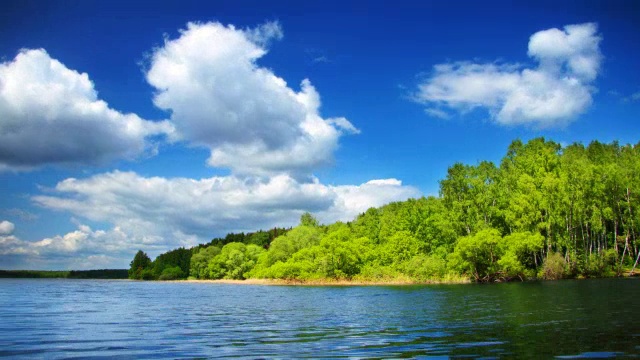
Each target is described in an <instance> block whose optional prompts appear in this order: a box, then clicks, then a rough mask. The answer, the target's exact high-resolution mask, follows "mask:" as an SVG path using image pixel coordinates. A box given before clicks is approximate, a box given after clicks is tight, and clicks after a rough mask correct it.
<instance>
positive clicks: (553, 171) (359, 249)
mask: <svg viewBox="0 0 640 360" xmlns="http://www.w3.org/2000/svg"><path fill="white" fill-rule="evenodd" d="M639 191H640V144H638V145H619V144H618V143H617V142H613V143H611V144H603V143H600V142H592V143H591V144H589V145H588V146H584V145H582V144H579V143H576V144H573V145H570V146H567V147H564V148H562V147H561V146H560V145H559V144H557V143H555V142H553V141H546V140H545V139H544V138H538V139H533V140H531V141H529V142H528V143H526V144H525V143H523V142H521V141H519V140H516V141H514V142H513V143H512V144H511V145H510V146H509V149H508V151H507V154H506V155H505V156H504V158H503V159H502V161H501V162H500V164H499V166H496V165H495V164H494V163H492V162H487V161H483V162H480V163H479V164H477V165H465V164H460V163H457V164H454V165H453V166H451V167H450V168H449V169H448V172H447V176H446V178H445V179H444V180H442V181H441V182H440V194H439V196H438V197H426V198H421V199H410V200H407V201H403V202H395V203H391V204H388V205H386V206H383V207H381V208H371V209H369V210H367V211H366V212H365V213H363V214H361V215H360V216H358V217H357V218H356V219H355V220H354V221H352V222H349V223H341V222H338V223H334V224H330V225H320V224H318V222H317V221H316V220H315V219H314V218H313V217H312V216H311V215H310V214H305V215H303V216H302V219H301V222H300V225H299V226H297V227H295V228H293V229H291V230H290V231H288V232H286V233H285V234H280V235H279V236H277V237H274V238H272V239H270V240H269V244H268V246H264V245H262V246H260V245H258V244H255V243H251V242H248V241H247V240H246V236H244V237H242V241H239V242H237V241H233V237H229V236H228V238H229V240H230V241H227V242H224V243H223V242H219V241H217V242H216V243H215V244H214V243H213V242H212V243H210V244H208V245H207V246H201V247H198V248H194V249H191V250H190V251H191V258H190V261H189V266H188V269H189V270H188V273H187V271H186V269H187V266H183V265H177V263H176V264H173V263H172V265H171V266H174V267H175V266H177V267H180V271H181V273H180V275H181V277H183V278H184V277H186V276H187V275H188V276H191V277H193V278H198V279H219V278H229V279H245V278H249V277H255V278H277V279H296V280H323V279H351V280H360V281H388V280H405V281H416V282H427V281H451V280H459V279H471V280H474V281H478V282H484V281H507V280H512V279H520V280H524V279H533V278H545V279H558V278H567V277H600V276H613V275H621V274H622V273H623V272H625V271H631V272H633V270H634V269H635V267H636V266H637V263H638V259H639V258H640V253H639V249H638V245H639V244H638V239H637V236H638V233H639V232H640V217H639V215H638V214H639V211H640V208H639V206H638V205H639V203H640V197H639ZM225 239H227V238H225ZM183 250H184V249H183ZM174 251H176V250H174ZM184 251H189V250H184ZM143 255H144V256H143ZM161 256H162V255H161ZM161 256H160V257H161ZM138 257H141V258H142V257H146V255H145V254H144V253H143V252H142V251H140V252H139V253H138V254H137V255H136V259H137V258H138ZM160 257H158V258H160ZM136 259H134V261H133V262H132V270H131V271H132V272H133V273H134V277H136V276H137V275H136V274H140V273H141V272H140V271H138V270H140V269H143V270H142V272H144V271H145V269H146V271H148V272H149V273H150V275H149V276H148V277H147V278H160V277H162V272H161V273H158V269H155V268H154V266H155V264H154V263H153V262H151V260H150V259H148V257H146V259H145V260H144V261H142V262H136ZM157 261H158V259H156V262H157ZM142 263H144V264H143V265H144V266H142V267H140V266H139V265H140V264H142ZM134 266H138V267H134ZM136 269H137V270H136ZM151 269H153V270H151ZM164 269H167V267H165V268H164ZM151 271H152V272H153V273H152V275H153V276H151ZM163 271H165V270H163ZM176 273H177V271H176ZM136 278H144V276H142V277H136Z"/></svg>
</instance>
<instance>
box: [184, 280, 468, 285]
mask: <svg viewBox="0 0 640 360" xmlns="http://www.w3.org/2000/svg"><path fill="white" fill-rule="evenodd" d="M172 282H175V281H172ZM178 282H186V283H202V284H230V285H264V286H273V285H276V286H415V285H455V284H471V283H473V282H472V281H470V280H460V281H430V282H416V281H405V280H390V281H363V280H330V279H329V280H328V279H319V280H284V279H245V280H232V279H217V280H201V279H198V280H195V279H191V280H178Z"/></svg>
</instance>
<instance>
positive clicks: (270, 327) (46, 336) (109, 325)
mask: <svg viewBox="0 0 640 360" xmlns="http://www.w3.org/2000/svg"><path fill="white" fill-rule="evenodd" d="M0 357H12V358H28V359H35V358H46V359H52V358H135V359H144V358H154V359H156V358H202V357H206V358H216V357H242V358H247V357H250V358H256V357H258V358H273V357H276V358H303V357H310V358H318V357H324V358H331V357H350V358H381V357H392V358H407V357H421V358H456V357H482V358H550V357H560V358H582V357H584V358H607V357H640V281H639V280H638V279H598V280H581V281H571V280H565V281H557V282H532V283H508V284H492V285H473V284H470V285H438V286H367V287H313V286H260V285H229V284H204V283H187V282H176V283H171V282H133V281H117V280H112V281H109V280H66V279H0Z"/></svg>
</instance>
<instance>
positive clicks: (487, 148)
mask: <svg viewBox="0 0 640 360" xmlns="http://www.w3.org/2000/svg"><path fill="white" fill-rule="evenodd" d="M0 7H1V10H2V11H0V62H1V64H0V199H2V201H0V268H9V269H11V268H13V269H17V268H31V269H68V268H75V269H86V268H105V267H118V268H122V267H127V266H128V262H129V261H130V260H131V258H132V257H133V254H134V253H135V251H137V249H143V250H145V251H147V252H149V253H150V255H152V256H155V255H157V254H158V253H160V252H163V251H166V250H168V249H172V248H175V247H179V246H192V245H195V244H197V243H201V242H206V241H208V240H209V239H210V238H211V237H214V236H221V235H224V234H226V233H227V232H229V231H251V230H257V229H261V228H262V229H266V228H270V227H273V226H291V225H295V224H296V223H297V221H298V218H299V215H300V214H301V213H302V212H304V211H310V212H312V213H313V214H315V215H316V216H317V217H318V218H320V219H321V220H322V221H324V222H332V221H336V220H350V219H352V218H353V217H354V216H356V215H357V214H358V213H359V212H362V211H364V210H366V209H367V208H368V207H370V206H380V205H383V204H385V203H387V202H390V201H395V200H404V199H406V198H408V197H417V196H422V195H436V194H437V192H438V181H439V180H440V179H442V178H443V177H444V176H445V174H446V170H447V167H448V166H450V165H452V164H453V163H455V162H464V163H471V164H474V163H476V162H478V161H481V160H491V161H494V162H499V160H500V158H501V157H502V156H503V155H504V153H505V151H506V148H507V146H508V144H509V143H510V142H511V141H512V140H514V139H516V138H520V139H523V140H527V139H530V138H533V137H538V136H545V137H546V138H549V139H552V140H555V141H557V142H559V143H561V144H570V143H573V142H576V141H579V142H583V143H588V142H590V141H592V140H599V141H604V142H610V141H612V140H619V141H620V142H621V143H637V142H638V141H639V140H640V126H638V125H637V121H638V120H637V117H638V114H639V110H640V72H639V71H637V69H638V65H639V64H640V47H638V45H637V44H639V43H640V25H638V24H640V4H638V2H636V1H588V2H587V1H564V2H559V3H558V2H551V1H536V2H517V3H514V2H510V1H489V2H476V1H459V2H444V1H442V2H436V1H431V2H415V1H394V2H370V3H368V4H366V5H365V4H363V3H361V2H350V1H340V2H326V1H323V2H307V3H300V2H288V1H287V2H285V1H281V2H275V3H264V2H259V1H217V2H213V3H203V2H201V1H179V2H177V1H173V2H163V1H160V2H158V1H155V2H151V1H141V2H135V3H134V4H129V2H128V1H111V2H104V1H70V2H41V1H15V2H14V1H9V2H3V4H2V5H0Z"/></svg>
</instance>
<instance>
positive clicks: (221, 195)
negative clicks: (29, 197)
mask: <svg viewBox="0 0 640 360" xmlns="http://www.w3.org/2000/svg"><path fill="white" fill-rule="evenodd" d="M51 191H52V193H51V194H50V195H41V196H35V197H33V201H34V202H35V203H36V204H38V205H40V206H43V207H45V208H48V209H54V210H63V211H68V212H70V213H71V214H73V215H74V216H76V217H79V218H84V219H88V220H92V221H97V222H106V223H110V224H112V225H113V227H114V229H113V230H111V231H109V232H107V233H106V234H103V235H101V234H100V233H99V232H96V231H91V230H90V229H88V228H85V227H83V226H79V228H78V230H77V231H76V232H72V233H69V234H67V235H64V236H58V237H53V238H51V239H44V240H41V241H40V242H38V243H36V244H42V246H43V248H47V249H55V250H56V251H58V252H64V251H67V250H68V251H73V250H74V249H76V250H77V251H80V250H82V249H86V247H85V246H83V245H82V244H94V243H100V245H99V248H100V249H103V251H102V252H100V251H98V252H96V253H101V254H106V255H109V256H113V252H117V251H121V250H122V249H127V250H129V251H130V252H131V251H134V252H135V250H136V249H138V248H143V249H145V251H149V252H150V254H155V255H157V254H158V253H159V252H161V251H166V250H169V249H173V248H176V247H179V246H193V245H195V244H197V243H201V242H208V241H209V240H210V239H211V237H214V236H224V235H225V234H226V233H228V232H239V231H253V230H259V229H269V228H272V227H274V226H293V225H296V224H297V223H298V221H299V218H300V215H301V214H302V213H303V212H305V211H309V212H311V213H313V214H315V215H316V216H317V217H318V218H319V219H320V220H321V221H323V222H325V223H329V222H333V221H337V220H342V221H349V220H353V219H354V218H355V216H357V215H358V214H359V213H362V212H364V211H366V210H367V209H368V208H370V207H374V206H381V205H383V204H386V203H388V202H391V201H400V200H405V199H407V198H409V197H417V196H420V193H419V191H418V190H417V189H415V188H413V187H410V186H404V185H402V182H400V181H399V180H396V179H382V180H372V181H369V182H367V183H364V184H361V185H340V186H331V185H324V184H321V183H320V182H319V181H318V180H317V179H314V181H312V182H307V183H302V182H298V181H297V180H295V179H294V178H293V177H291V176H289V175H278V176H274V177H272V178H269V179H264V178H239V177H236V176H226V177H212V178H207V179H200V180H194V179H188V178H173V179H167V178H161V177H142V176H139V175H137V174H135V173H132V172H118V171H116V172H112V173H106V174H100V175H95V176H92V177H90V178H87V179H80V180H79V179H67V180H64V181H62V182H60V183H58V184H57V186H56V187H55V189H52V190H51ZM33 246H35V245H33ZM0 248H2V246H0ZM14 248H15V246H14ZM17 248H24V246H20V247H17ZM32 249H33V247H32ZM149 249H151V251H150V250H149Z"/></svg>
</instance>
